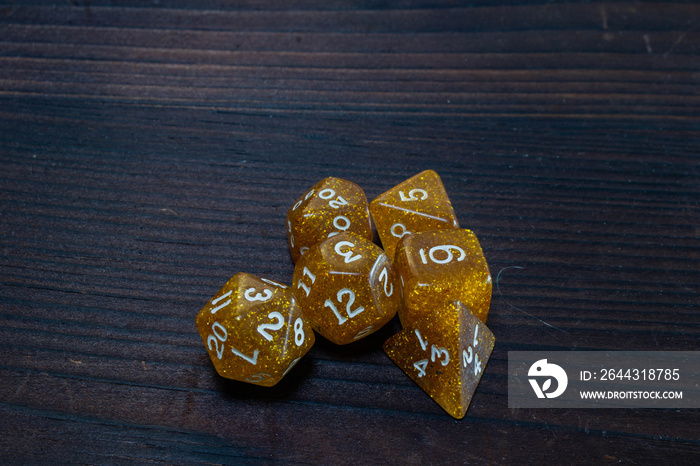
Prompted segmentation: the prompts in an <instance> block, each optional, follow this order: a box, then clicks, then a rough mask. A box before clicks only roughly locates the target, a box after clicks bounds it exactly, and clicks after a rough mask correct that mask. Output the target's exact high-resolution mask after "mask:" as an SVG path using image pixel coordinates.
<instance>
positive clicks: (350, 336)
mask: <svg viewBox="0 0 700 466" xmlns="http://www.w3.org/2000/svg"><path fill="white" fill-rule="evenodd" d="M292 288H293V289H294V292H295V293H296V296H297V299H298V300H299V303H300V304H301V307H302V309H303V310H304V314H305V315H306V317H307V318H308V319H309V320H310V321H311V325H312V326H313V329H314V330H315V331H317V332H318V333H320V334H321V335H323V336H324V337H326V338H327V339H329V340H330V341H332V342H333V343H335V344H338V345H344V344H347V343H352V342H353V341H356V340H359V339H360V338H362V337H364V336H366V335H369V334H370V333H372V332H374V331H375V330H378V329H379V328H380V327H382V326H383V325H384V324H385V323H387V322H388V321H389V320H391V318H392V317H393V316H394V315H395V314H396V310H397V308H398V306H399V302H400V297H399V294H400V290H399V287H398V283H397V279H396V274H395V272H394V271H393V268H392V265H391V261H390V260H389V258H388V257H387V255H386V254H385V253H384V251H382V249H381V248H379V247H378V246H377V245H375V244H374V243H372V242H371V241H369V240H367V239H364V238H362V237H360V236H358V235H356V234H353V233H343V234H339V235H336V236H333V237H331V238H329V239H327V240H325V241H323V242H321V243H317V244H316V245H314V246H313V247H311V249H310V250H309V251H308V252H307V253H306V254H304V255H303V256H302V257H301V258H300V259H299V261H298V262H297V263H296V266H295V268H294V276H293V278H292Z"/></svg>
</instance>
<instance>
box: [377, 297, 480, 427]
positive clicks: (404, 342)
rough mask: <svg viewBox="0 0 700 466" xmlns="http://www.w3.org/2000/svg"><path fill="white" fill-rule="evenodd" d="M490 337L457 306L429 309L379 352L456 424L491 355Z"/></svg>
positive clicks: (464, 410)
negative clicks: (430, 310) (424, 316)
mask: <svg viewBox="0 0 700 466" xmlns="http://www.w3.org/2000/svg"><path fill="white" fill-rule="evenodd" d="M493 345H494V336H493V333H491V331H490V330H489V329H488V328H487V327H486V325H485V324H484V323H483V322H482V321H481V320H480V319H479V318H478V317H476V316H475V315H474V314H472V313H471V312H469V310H468V309H467V308H466V307H465V306H464V305H462V304H461V303H459V302H452V303H449V304H447V305H443V306H442V307H439V308H434V310H433V313H432V315H431V316H430V317H429V318H426V319H424V320H419V321H415V322H411V324H410V325H408V326H404V328H403V329H402V330H401V331H400V332H399V333H397V334H396V335H394V336H393V337H391V338H389V339H388V340H387V341H386V342H385V343H384V351H385V352H386V354H387V355H388V356H389V358H391V360H392V361H394V363H396V365H397V366H399V368H401V370H402V371H404V372H405V373H406V374H407V375H408V376H409V377H410V378H411V379H412V380H413V381H414V382H416V383H417V384H418V385H419V386H420V387H421V388H422V389H423V391H425V392H426V393H427V394H428V395H430V397H431V398H432V399H433V400H435V401H436V402H437V403H438V404H439V405H440V406H441V407H442V408H443V409H444V410H445V411H447V413H449V414H450V416H452V417H454V418H457V419H461V418H463V417H464V415H465V414H466V412H467V408H469V404H470V403H471V400H472V396H473V395H474V392H475V391H476V387H477V385H478V384H479V381H480V380H481V376H482V374H483V372H484V368H485V366H486V363H487V362H488V359H489V357H490V356H491V351H492V350H493Z"/></svg>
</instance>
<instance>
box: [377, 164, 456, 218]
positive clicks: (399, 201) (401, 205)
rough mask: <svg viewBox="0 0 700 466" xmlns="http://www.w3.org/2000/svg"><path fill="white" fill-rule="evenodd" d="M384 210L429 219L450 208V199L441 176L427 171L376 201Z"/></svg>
mask: <svg viewBox="0 0 700 466" xmlns="http://www.w3.org/2000/svg"><path fill="white" fill-rule="evenodd" d="M375 203H376V204H378V205H379V206H381V207H384V208H389V209H391V208H395V209H398V210H401V211H403V212H407V213H408V212H413V213H414V214H416V215H420V216H423V217H425V218H426V219H429V218H431V217H434V216H435V214H439V213H441V212H443V211H445V210H446V209H447V208H449V210H450V211H452V208H451V205H450V201H449V197H448V196H447V192H446V191H445V187H444V186H443V184H442V180H441V179H440V176H439V175H438V174H437V173H436V172H434V171H433V170H426V171H423V172H421V173H418V174H417V175H415V176H412V177H411V178H409V179H407V180H405V181H403V182H401V183H399V184H398V185H396V186H395V187H393V188H391V189H390V190H389V191H387V192H385V193H384V194H382V195H380V196H379V197H377V198H376V199H375Z"/></svg>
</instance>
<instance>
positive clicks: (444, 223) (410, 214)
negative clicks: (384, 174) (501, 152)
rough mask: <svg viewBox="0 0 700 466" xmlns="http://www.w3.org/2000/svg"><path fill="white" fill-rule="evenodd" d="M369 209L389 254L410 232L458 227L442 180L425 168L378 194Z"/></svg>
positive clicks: (391, 253)
mask: <svg viewBox="0 0 700 466" xmlns="http://www.w3.org/2000/svg"><path fill="white" fill-rule="evenodd" d="M369 208H370V212H371V213H372V218H373V219H374V223H375V224H376V225H377V233H379V239H381V241H382V246H383V247H384V250H385V251H386V253H387V255H388V256H389V258H391V259H392V260H393V259H394V253H395V250H396V247H397V246H398V243H399V241H400V240H401V238H403V237H405V236H407V235H410V234H411V233H416V232H421V231H431V230H444V229H456V228H459V223H458V222H457V217H456V216H455V213H454V210H453V209H452V204H451V203H450V198H449V197H447V192H446V191H445V187H444V186H443V184H442V180H441V179H440V176H438V174H437V173H435V172H434V171H433V170H426V171H423V172H421V173H418V174H417V175H415V176H413V177H411V178H409V179H407V180H406V181H403V182H402V183H400V184H398V185H396V186H394V187H393V188H391V189H390V190H389V191H387V192H385V193H383V194H380V195H379V196H377V198H375V199H374V200H373V201H372V203H371V204H370V207H369Z"/></svg>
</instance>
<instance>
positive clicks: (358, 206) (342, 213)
mask: <svg viewBox="0 0 700 466" xmlns="http://www.w3.org/2000/svg"><path fill="white" fill-rule="evenodd" d="M342 232H352V233H356V234H358V235H360V236H361V237H363V238H366V239H368V240H372V221H371V220H370V215H369V204H368V203H367V196H365V192H364V191H363V190H362V188H360V187H359V186H358V185H356V184H355V183H353V182H351V181H347V180H343V179H341V178H325V179H323V180H321V181H319V182H318V183H316V185H314V186H313V187H312V188H311V189H309V190H308V191H307V192H306V193H304V195H302V196H301V197H300V198H299V199H298V200H297V201H296V202H295V203H294V205H292V207H291V208H290V209H289V211H288V212H287V240H288V242H289V251H290V253H291V255H292V260H293V261H294V262H295V263H296V261H297V260H299V258H300V257H301V256H302V255H303V254H304V253H305V252H306V251H308V250H309V248H311V246H313V245H314V244H316V243H318V242H319V241H323V240H324V239H326V238H328V237H331V236H334V235H337V234H339V233H342Z"/></svg>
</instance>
